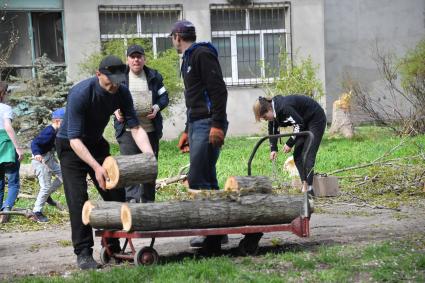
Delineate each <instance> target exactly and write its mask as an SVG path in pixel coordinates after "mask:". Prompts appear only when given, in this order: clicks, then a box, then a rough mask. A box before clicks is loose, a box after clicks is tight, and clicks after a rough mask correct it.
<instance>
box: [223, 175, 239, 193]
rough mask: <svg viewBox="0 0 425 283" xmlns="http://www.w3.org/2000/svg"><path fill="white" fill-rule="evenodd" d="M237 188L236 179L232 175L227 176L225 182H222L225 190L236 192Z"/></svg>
mask: <svg viewBox="0 0 425 283" xmlns="http://www.w3.org/2000/svg"><path fill="white" fill-rule="evenodd" d="M238 190H239V187H238V181H237V180H236V178H235V177H234V176H230V177H229V178H227V180H226V183H225V184H224V191H226V192H237V191H238Z"/></svg>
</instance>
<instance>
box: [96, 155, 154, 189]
mask: <svg viewBox="0 0 425 283" xmlns="http://www.w3.org/2000/svg"><path fill="white" fill-rule="evenodd" d="M102 166H103V168H105V170H106V171H107V172H108V176H109V179H108V180H106V189H108V190H110V189H114V188H124V187H126V186H131V185H138V184H143V183H150V182H155V179H156V176H157V174H158V164H157V161H156V158H155V155H153V154H150V153H140V154H136V155H122V156H108V157H107V158H106V159H105V161H104V162H103V164H102Z"/></svg>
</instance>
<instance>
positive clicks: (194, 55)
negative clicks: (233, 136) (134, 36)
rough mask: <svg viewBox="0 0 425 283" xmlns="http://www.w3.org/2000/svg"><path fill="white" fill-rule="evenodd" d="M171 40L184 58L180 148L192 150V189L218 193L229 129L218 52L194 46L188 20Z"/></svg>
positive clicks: (193, 243) (197, 244)
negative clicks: (183, 121)
mask: <svg viewBox="0 0 425 283" xmlns="http://www.w3.org/2000/svg"><path fill="white" fill-rule="evenodd" d="M170 36H171V38H172V42H173V46H174V47H175V48H176V50H177V52H178V53H179V54H183V61H182V66H181V75H182V77H183V81H184V86H185V92H184V96H185V102H186V108H187V112H186V113H187V121H186V129H185V131H184V133H183V134H182V136H181V137H180V140H179V144H178V147H179V148H180V150H181V151H182V152H189V147H190V168H189V174H188V182H189V188H190V189H191V190H200V189H207V190H217V189H218V182H217V174H216V163H217V160H218V157H219V154H220V148H221V146H222V145H223V144H224V137H225V134H226V130H227V126H228V121H227V114H226V104H227V89H226V84H225V83H224V80H223V74H222V72H221V67H220V63H219V61H218V54H217V50H216V49H215V47H214V46H213V45H212V44H211V43H206V42H200V43H197V42H195V41H196V32H195V26H194V25H193V24H192V23H191V22H189V21H186V20H181V21H177V22H176V23H175V24H174V26H173V28H172V30H171V34H170ZM210 238H211V237H210ZM220 238H221V237H220ZM225 239H227V238H225ZM207 242H208V239H207V241H205V238H202V237H200V238H195V239H193V240H192V241H191V246H192V247H202V246H204V244H205V243H207ZM222 242H223V240H222Z"/></svg>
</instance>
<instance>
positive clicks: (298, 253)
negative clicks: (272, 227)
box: [0, 127, 425, 282]
mask: <svg viewBox="0 0 425 283" xmlns="http://www.w3.org/2000/svg"><path fill="white" fill-rule="evenodd" d="M258 139H259V137H240V138H227V139H226V141H225V146H224V147H223V150H222V152H221V156H220V159H219V161H218V164H217V171H218V179H219V183H220V185H221V186H222V185H223V184H224V182H225V180H226V179H227V177H228V176H232V175H246V174H247V162H248V158H249V156H250V154H251V151H252V149H253V147H254V145H255V143H256V142H257V141H258ZM401 141H402V139H401V138H400V137H397V136H394V135H392V133H391V132H390V131H388V130H385V129H381V128H376V127H361V128H359V129H358V131H357V134H356V136H355V138H354V139H352V140H346V139H343V138H334V137H328V136H327V135H325V137H324V140H323V142H322V145H321V148H320V151H319V153H318V156H317V162H316V171H318V172H330V171H333V170H336V169H339V168H345V167H349V166H353V165H357V164H362V163H368V162H371V161H373V160H375V159H376V158H378V157H380V156H382V155H384V154H385V153H386V152H388V151H390V150H391V149H393V148H395V147H397V146H398V145H399V144H400V142H401ZM424 144H425V135H421V136H417V137H413V138H407V139H406V141H405V142H404V143H403V144H402V145H401V146H399V147H397V149H396V150H394V151H393V152H391V154H390V155H388V156H386V158H398V157H405V156H412V155H416V154H418V152H420V151H421V150H423V145H424ZM176 146H177V141H176V140H173V141H161V146H160V159H159V168H158V169H159V176H158V178H165V177H170V176H175V175H177V174H178V172H179V169H180V168H181V167H182V166H184V165H186V164H188V163H189V156H188V155H187V154H180V152H179V151H178V150H177V147H176ZM421 146H422V148H421ZM118 152H119V149H118V146H117V145H116V144H111V153H112V154H117V153H118ZM287 156H288V155H285V154H282V153H280V154H279V156H278V160H277V162H276V163H275V165H273V163H271V162H270V160H269V158H268V157H269V148H268V142H265V143H263V145H262V146H261V147H260V148H259V150H258V152H257V154H256V156H255V158H254V161H253V163H252V173H253V175H267V176H270V177H272V178H274V179H277V180H275V183H276V182H283V181H287V180H289V177H288V176H287V175H285V174H284V173H283V171H282V168H281V164H282V163H283V162H284V160H285V159H286V158H287ZM368 170H369V171H370V169H362V170H360V172H358V171H356V174H360V173H367V174H370V172H369V171H368ZM345 183H347V181H344V182H343V185H344V184H345ZM22 187H23V189H22V190H24V191H25V192H27V193H29V194H33V195H35V194H36V193H37V190H38V185H37V183H35V181H25V182H24V183H23V184H22ZM343 189H344V187H343ZM418 190H422V188H418ZM183 191H184V188H183V187H182V186H181V185H179V184H176V185H171V186H168V187H166V188H163V189H161V190H159V191H158V193H157V199H158V201H164V200H169V199H176V198H177V199H178V198H179V194H180V193H182V192H183ZM356 193H357V192H356ZM358 193H359V194H360V193H368V192H358ZM418 195H419V196H423V195H424V194H423V193H422V194H421V193H419V194H416V196H418ZM89 196H90V198H95V199H97V198H99V196H98V194H97V192H96V191H95V189H93V188H90V189H89ZM363 197H369V198H372V197H374V196H373V195H371V194H369V195H366V196H363ZM389 197H391V199H393V200H394V199H402V200H403V201H410V200H411V197H405V196H401V195H389ZM53 198H54V199H55V200H59V201H60V202H61V203H62V204H65V198H64V195H63V189H61V190H59V191H58V192H56V193H54V194H53ZM33 204H34V200H31V199H23V198H21V199H19V201H18V202H17V204H16V207H18V208H32V206H33ZM319 211H320V209H317V210H316V213H318V212H319ZM45 212H46V213H45V214H46V215H47V216H48V217H49V219H50V222H49V223H48V224H39V223H33V222H30V221H29V220H27V219H25V218H23V217H12V221H11V222H10V223H7V224H4V225H1V226H0V231H1V230H3V231H5V230H6V231H9V230H19V231H23V230H33V229H45V228H47V227H49V226H51V225H52V224H63V223H65V222H67V221H68V215H67V213H62V212H59V211H58V210H56V209H55V208H51V207H46V210H45ZM400 218H401V219H402V218H403V215H400ZM58 245H60V246H69V245H71V242H70V241H62V242H58ZM272 245H273V249H272V250H273V252H269V253H263V254H261V255H259V256H256V257H243V258H240V257H234V256H222V257H214V258H204V259H199V258H193V259H192V258H185V259H182V260H174V261H171V262H166V263H165V262H162V263H161V264H159V265H157V266H153V267H138V268H135V267H134V266H132V265H126V264H124V265H123V266H120V267H114V268H109V269H106V270H103V271H102V272H79V273H75V274H73V275H71V276H70V277H68V278H63V277H60V276H55V277H50V278H47V277H25V278H20V279H19V280H17V281H19V282H46V281H48V282H107V281H110V282H136V281H137V282H139V281H140V282H347V281H350V282H352V281H356V282H383V281H385V282H400V281H409V282H423V281H424V280H425V273H424V271H425V236H424V235H412V236H411V237H410V238H409V239H404V240H398V241H384V242H376V243H372V244H367V245H366V244H361V245H360V246H355V245H334V246H332V245H331V246H329V245H328V246H319V247H307V248H306V247H304V246H303V247H301V246H298V247H290V248H288V247H285V246H283V245H282V243H281V242H280V241H278V240H276V241H272ZM38 248H40V247H37V246H34V247H32V249H34V250H36V249H38Z"/></svg>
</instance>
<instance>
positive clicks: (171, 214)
mask: <svg viewBox="0 0 425 283" xmlns="http://www.w3.org/2000/svg"><path fill="white" fill-rule="evenodd" d="M307 202H308V200H307V198H306V196H301V195H297V196H288V195H272V194H251V195H246V196H241V197H238V198H237V199H230V198H227V199H214V200H211V199H202V200H187V201H180V202H160V203H125V204H123V206H122V209H121V213H122V214H121V221H122V223H123V230H124V231H152V230H168V229H199V228H212V227H232V226H244V225H268V224H284V223H290V222H291V221H292V220H294V219H295V218H297V217H298V216H300V215H306V214H308V215H309V213H310V212H311V211H312V209H310V212H308V213H306V212H305V210H306V207H308V206H306V205H307Z"/></svg>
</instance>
